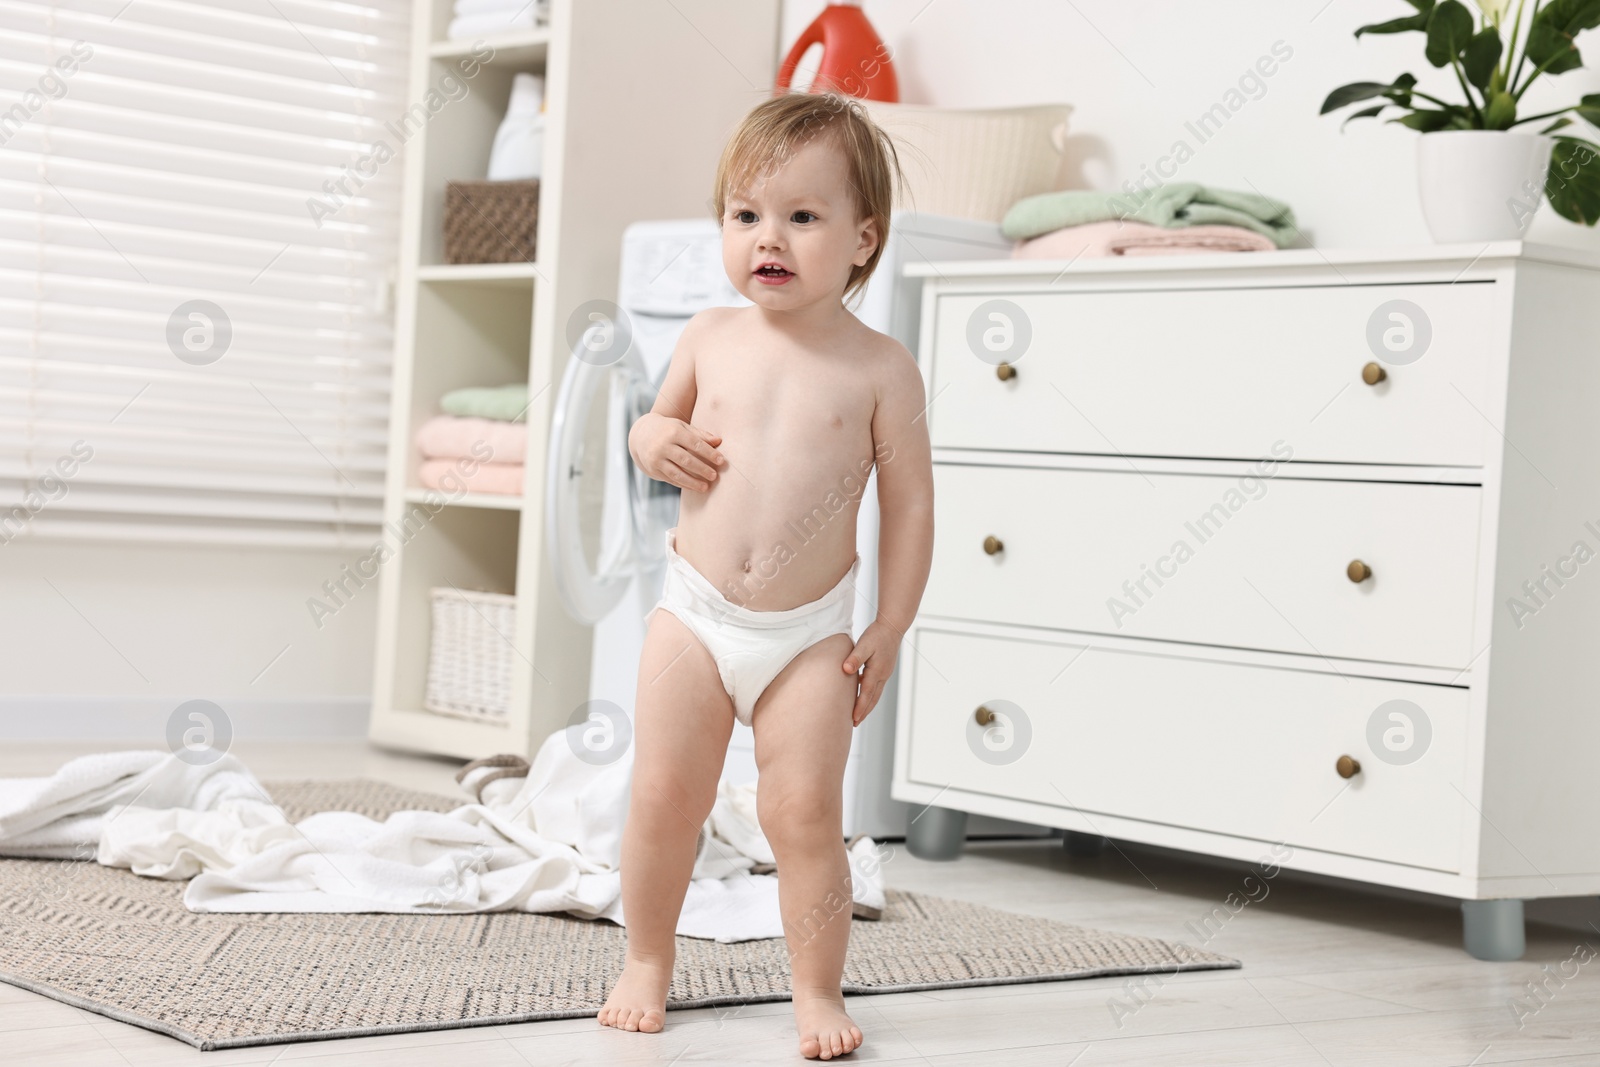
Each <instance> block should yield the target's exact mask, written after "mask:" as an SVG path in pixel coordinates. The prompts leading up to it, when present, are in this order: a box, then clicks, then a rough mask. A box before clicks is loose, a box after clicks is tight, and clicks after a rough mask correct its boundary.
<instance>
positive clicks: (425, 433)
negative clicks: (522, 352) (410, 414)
mask: <svg viewBox="0 0 1600 1067" xmlns="http://www.w3.org/2000/svg"><path fill="white" fill-rule="evenodd" d="M439 407H441V408H442V409H444V412H445V414H443V415H436V416H434V417H433V418H431V419H429V420H428V421H427V422H425V423H423V424H422V428H421V429H419V430H418V431H417V451H418V452H421V453H422V466H421V467H420V468H419V469H418V471H417V480H418V481H420V482H421V483H422V484H423V485H424V486H426V487H427V488H429V489H444V490H455V489H458V488H459V487H460V486H461V485H462V484H464V485H465V486H466V491H467V492H469V493H502V494H505V495H508V496H521V495H522V466H523V458H524V457H525V456H526V455H527V454H528V426H527V423H526V422H525V421H524V420H525V417H526V415H527V411H528V387H527V386H526V385H503V386H500V387H498V388H493V389H457V390H456V391H455V392H452V393H446V394H445V395H444V397H443V398H442V399H441V400H440V401H439Z"/></svg>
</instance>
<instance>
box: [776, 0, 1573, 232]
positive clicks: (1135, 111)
mask: <svg viewBox="0 0 1600 1067" xmlns="http://www.w3.org/2000/svg"><path fill="white" fill-rule="evenodd" d="M823 6H824V5H823V4H822V3H821V2H820V0H786V2H785V4H784V10H783V39H784V41H785V42H788V41H792V40H794V39H795V38H796V37H797V36H798V35H799V34H800V32H801V31H802V30H803V29H804V28H805V26H806V25H807V24H808V23H809V22H810V21H811V20H812V19H813V18H814V17H815V16H816V14H817V13H818V12H819V11H821V10H822V8H823ZM1468 6H1469V7H1471V6H1472V5H1471V4H1470V2H1469V4H1468ZM1530 6H1531V5H1530ZM864 9H865V11H866V13H867V17H868V18H869V19H870V20H871V21H872V23H873V25H874V27H875V28H876V29H877V31H878V33H879V35H880V36H881V37H883V39H884V41H885V42H886V43H887V44H888V45H889V47H890V49H891V50H892V51H891V56H892V60H893V62H894V64H895V67H896V73H897V76H898V77H899V80H900V95H901V102H903V103H907V104H929V105H937V106H941V107H1004V106H1012V105H1020V104H1037V103H1046V102H1065V103H1069V104H1072V105H1073V106H1074V107H1075V109H1076V110H1075V112H1074V115H1073V124H1072V125H1073V131H1074V135H1075V136H1074V137H1073V140H1072V147H1073V157H1072V158H1073V160H1074V162H1075V164H1076V166H1075V167H1074V168H1073V169H1075V170H1076V171H1077V180H1076V181H1074V182H1073V183H1072V186H1073V187H1076V188H1093V189H1108V190H1109V189H1116V188H1119V187H1120V186H1121V185H1122V183H1123V182H1124V181H1126V180H1130V179H1136V178H1137V177H1138V176H1139V174H1140V172H1141V170H1142V169H1143V168H1144V167H1146V166H1153V165H1155V164H1156V162H1157V161H1158V160H1159V159H1161V157H1163V156H1166V155H1168V154H1169V153H1171V151H1172V149H1173V145H1174V142H1176V141H1177V140H1179V139H1185V140H1187V141H1188V142H1189V144H1190V146H1191V147H1193V148H1194V149H1195V153H1194V157H1193V158H1192V159H1191V160H1189V162H1188V163H1187V164H1186V165H1184V166H1183V167H1181V168H1180V169H1179V170H1178V171H1177V172H1176V174H1175V175H1174V176H1173V177H1172V178H1170V179H1169V180H1171V181H1198V182H1204V183H1207V184H1213V185H1218V186H1223V187H1226V188H1233V189H1243V190H1250V189H1252V188H1255V189H1258V190H1259V191H1260V192H1262V193H1265V194H1267V195H1268V196H1272V197H1276V198H1277V199H1279V200H1283V201H1285V202H1287V203H1288V204H1289V205H1290V206H1291V207H1293V208H1294V211H1295V215H1296V217H1297V218H1298V220H1299V223H1300V228H1301V229H1302V231H1303V232H1304V234H1305V236H1306V239H1307V241H1309V242H1310V243H1311V244H1313V245H1315V246H1317V247H1350V246H1361V245H1395V244H1415V243H1431V240H1432V239H1431V238H1430V237H1429V235H1428V232H1427V229H1426V228H1425V226H1424V224H1423V220H1422V214H1421V211H1420V209H1419V208H1418V206H1417V195H1416V169H1415V159H1416V142H1417V137H1418V135H1417V134H1416V133H1414V132H1412V131H1411V130H1408V129H1405V128H1404V127H1401V126H1398V125H1388V124H1384V123H1382V122H1379V123H1374V122H1373V121H1372V120H1370V119H1363V120H1359V121H1357V122H1353V123H1351V124H1350V125H1349V127H1347V128H1346V130H1345V132H1344V133H1343V134H1341V133H1340V132H1339V126H1340V122H1341V121H1342V118H1341V117H1335V116H1319V115H1318V114H1317V112H1318V110H1319V109H1320V108H1321V106H1322V101H1323V99H1324V98H1325V97H1326V96H1327V94H1328V92H1329V91H1330V90H1332V89H1334V88H1337V87H1338V86H1340V85H1344V84H1346V83H1347V82H1353V81H1382V82H1389V81H1392V80H1393V79H1394V78H1395V77H1396V76H1397V75H1399V74H1400V73H1401V72H1403V71H1410V72H1411V73H1412V74H1414V75H1415V76H1416V77H1417V78H1418V79H1419V82H1420V84H1419V88H1421V89H1423V90H1424V91H1427V92H1430V93H1433V94H1434V95H1436V96H1439V97H1442V98H1443V99H1446V100H1455V99H1458V98H1459V92H1460V91H1459V88H1458V87H1457V86H1456V84H1455V80H1454V77H1453V76H1451V75H1450V74H1449V72H1448V71H1438V70H1435V69H1434V68H1433V67H1431V66H1429V65H1428V62H1427V60H1426V59H1424V58H1423V55H1422V43H1423V37H1422V35H1421V34H1415V33H1411V34H1397V35H1394V36H1388V37H1362V38H1361V39H1360V40H1359V41H1357V40H1356V39H1355V38H1354V37H1353V36H1352V33H1353V31H1354V30H1355V28H1356V27H1357V26H1361V25H1365V24H1368V23H1372V22H1383V21H1386V20H1388V19H1391V18H1398V17H1401V16H1404V15H1408V14H1412V13H1413V9H1412V8H1411V7H1410V5H1409V4H1407V3H1405V2H1404V0H1222V2H1215V3H1197V2H1194V0H1140V2H1133V0H1071V2H1070V3H1069V2H1067V0H866V2H865V5H864ZM1277 41H1282V42H1283V43H1284V45H1285V46H1287V47H1288V48H1289V49H1291V50H1292V53H1293V54H1292V56H1291V57H1290V58H1289V59H1288V60H1287V61H1286V62H1283V63H1281V64H1279V65H1278V66H1277V69H1276V71H1275V73H1274V74H1273V75H1272V76H1271V77H1270V78H1266V79H1264V83H1265V84H1264V86H1263V87H1262V88H1258V89H1255V90H1253V95H1254V96H1255V97H1256V98H1254V99H1251V98H1250V96H1251V95H1252V94H1251V93H1246V94H1242V97H1241V103H1242V106H1240V107H1238V109H1237V111H1235V112H1234V113H1233V114H1232V115H1231V117H1230V118H1229V119H1228V121H1227V123H1226V124H1225V125H1224V126H1223V128H1222V130H1221V132H1220V133H1218V134H1217V135H1216V136H1215V137H1213V138H1211V139H1210V140H1209V141H1206V142H1205V143H1203V144H1202V143H1200V142H1199V141H1198V139H1197V138H1196V137H1195V136H1194V135H1193V134H1192V133H1190V132H1189V131H1188V130H1187V129H1186V128H1185V123H1186V122H1189V121H1191V120H1193V119H1194V118H1196V117H1197V116H1198V115H1200V114H1201V113H1203V112H1204V111H1206V110H1207V109H1209V108H1210V107H1211V106H1212V105H1213V104H1215V103H1218V102H1221V101H1223V100H1224V97H1225V94H1227V93H1228V91H1229V90H1230V89H1236V88H1238V86H1239V79H1240V78H1241V76H1243V75H1245V73H1246V72H1247V71H1249V70H1250V68H1252V67H1253V66H1254V64H1255V63H1256V61H1257V60H1258V59H1259V58H1260V57H1262V56H1265V55H1270V54H1271V50H1272V46H1273V44H1274V42H1277ZM1579 45H1580V47H1581V48H1583V49H1584V50H1585V52H1586V53H1587V55H1588V57H1589V59H1590V61H1591V62H1592V63H1595V64H1597V65H1600V31H1596V32H1593V33H1591V34H1589V35H1588V36H1587V37H1580V38H1579ZM812 66H813V67H814V63H813V64H812ZM1596 91H1600V74H1597V73H1596V72H1594V71H1592V70H1589V71H1582V70H1580V71H1573V72H1571V73H1569V74H1564V75H1561V76H1560V77H1557V78H1549V77H1547V76H1544V77H1541V78H1540V79H1539V81H1538V82H1536V83H1535V84H1534V87H1533V88H1532V89H1530V90H1529V92H1528V95H1527V96H1526V97H1524V98H1523V104H1524V105H1525V106H1524V107H1523V108H1522V109H1521V113H1523V114H1537V113H1540V112H1544V111H1548V110H1553V109H1554V108H1556V107H1560V106H1562V105H1565V104H1569V103H1576V102H1577V101H1578V98H1579V97H1580V96H1582V95H1583V94H1584V93H1592V92H1596ZM1341 115H1342V113H1341ZM1538 125H1539V126H1543V125H1544V123H1539V124H1538ZM1578 125H1579V127H1582V128H1578V127H1574V128H1569V129H1568V130H1567V131H1565V132H1568V133H1572V134H1574V135H1576V136H1580V137H1584V138H1586V139H1590V140H1593V141H1595V142H1596V143H1600V130H1596V129H1593V128H1590V127H1587V126H1585V125H1584V124H1582V123H1580V124H1578ZM1523 128H1524V129H1531V128H1534V127H1533V126H1531V125H1530V126H1529V127H1523ZM1528 239H1529V240H1533V241H1545V242H1549V243H1552V244H1568V245H1577V246H1582V247H1589V248H1600V234H1597V233H1595V232H1594V231H1592V230H1590V229H1588V228H1586V227H1581V226H1577V225H1575V224H1572V223H1569V222H1567V221H1566V220H1565V219H1562V218H1561V217H1560V216H1558V215H1556V214H1555V213H1554V212H1551V211H1549V209H1548V205H1546V206H1545V207H1543V208H1541V209H1540V211H1539V215H1538V216H1536V217H1535V219H1534V223H1533V226H1532V228H1531V230H1530V232H1529V234H1528Z"/></svg>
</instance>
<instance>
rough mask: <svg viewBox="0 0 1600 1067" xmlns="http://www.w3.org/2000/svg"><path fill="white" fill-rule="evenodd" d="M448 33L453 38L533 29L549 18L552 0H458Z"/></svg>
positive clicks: (455, 39) (447, 35)
mask: <svg viewBox="0 0 1600 1067" xmlns="http://www.w3.org/2000/svg"><path fill="white" fill-rule="evenodd" d="M451 13H452V14H453V15H454V16H455V17H454V18H452V19H451V20H450V27H449V29H447V30H446V31H445V36H446V37H448V38H450V40H452V41H460V40H465V39H467V38H472V37H493V36H494V35H495V34H498V33H509V32H511V31H512V30H531V29H534V28H535V27H538V26H542V25H544V24H545V22H546V21H548V17H549V0H455V5H454V7H453V8H452V9H451Z"/></svg>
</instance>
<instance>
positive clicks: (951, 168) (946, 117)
mask: <svg viewBox="0 0 1600 1067" xmlns="http://www.w3.org/2000/svg"><path fill="white" fill-rule="evenodd" d="M862 103H863V104H864V105H865V106H866V109H867V113H868V114H869V115H871V116H872V119H873V121H874V122H876V123H877V124H878V125H879V126H882V127H883V129H884V130H885V131H886V132H888V133H889V134H890V136H892V137H893V138H894V140H895V149H896V153H897V155H898V156H899V158H900V166H901V169H902V170H903V171H904V172H905V177H906V184H907V185H909V186H910V189H911V203H910V204H907V205H901V204H899V203H896V204H895V206H894V209H895V210H896V211H897V212H898V211H902V210H911V209H913V208H914V209H915V210H916V211H919V212H926V213H929V214H934V215H953V216H955V217H957V218H963V219H982V220H984V221H986V222H999V221H1000V220H1001V219H1003V218H1004V217H1005V213H1006V212H1007V211H1008V210H1010V208H1011V205H1012V204H1015V203H1016V202H1017V201H1018V200H1021V199H1022V198H1023V197H1025V196H1032V195H1034V194H1035V193H1048V192H1051V191H1053V190H1054V189H1056V188H1057V187H1058V186H1057V182H1058V179H1059V177H1060V169H1061V160H1062V157H1063V156H1064V155H1065V153H1066V137H1067V119H1068V117H1069V116H1070V115H1071V114H1072V105H1071V104H1035V105H1033V106H1031V107H1004V108H984V109H974V108H939V107H922V106H919V105H915V104H885V103H880V102H878V101H875V100H863V101H862Z"/></svg>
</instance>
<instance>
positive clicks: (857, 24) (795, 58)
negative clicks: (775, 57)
mask: <svg viewBox="0 0 1600 1067" xmlns="http://www.w3.org/2000/svg"><path fill="white" fill-rule="evenodd" d="M814 44H820V45H822V62H821V64H820V65H818V67H817V76H816V78H815V79H814V80H813V81H812V83H811V91H812V92H814V93H820V92H824V91H827V90H829V89H831V90H833V91H835V92H839V93H843V94H844V95H846V96H858V97H861V98H862V99H863V100H880V101H883V102H884V103H887V104H895V103H899V101H900V86H899V83H898V82H896V81H895V76H894V64H892V63H890V62H889V48H888V46H887V45H885V44H884V43H883V40H882V38H880V37H879V36H878V34H877V32H876V31H875V30H873V28H872V23H870V22H868V21H867V15H866V12H864V11H862V10H861V0H840V2H838V3H830V4H829V5H828V6H827V7H825V8H823V9H822V14H820V15H818V16H817V18H816V21H814V22H813V23H812V24H811V25H809V26H807V27H806V31H805V32H804V33H802V34H801V35H800V38H799V40H797V41H795V43H794V47H793V48H791V49H789V54H788V56H787V57H785V58H784V61H783V66H782V67H781V68H780V69H779V71H778V87H777V92H776V93H775V94H774V95H782V94H783V93H786V92H788V91H789V82H790V80H791V79H793V77H794V69H795V67H796V66H797V65H798V64H799V62H800V57H801V56H803V55H805V52H806V49H808V48H810V47H811V46H812V45H814Z"/></svg>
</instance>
